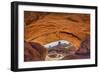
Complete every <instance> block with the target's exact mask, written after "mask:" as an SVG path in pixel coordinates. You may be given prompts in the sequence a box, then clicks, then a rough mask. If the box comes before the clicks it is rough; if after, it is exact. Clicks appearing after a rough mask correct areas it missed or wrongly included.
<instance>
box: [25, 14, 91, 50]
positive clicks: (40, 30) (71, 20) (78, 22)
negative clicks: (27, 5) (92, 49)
mask: <svg viewBox="0 0 100 73" xmlns="http://www.w3.org/2000/svg"><path fill="white" fill-rule="evenodd" d="M34 13H35V12H31V16H30V17H28V16H29V15H27V17H26V19H27V21H29V19H31V17H32V16H33V17H34V16H35V17H37V16H39V17H38V19H37V20H36V21H32V22H31V23H29V25H28V23H27V25H25V27H24V28H25V30H24V38H25V41H28V42H37V43H40V44H41V45H45V44H48V43H50V42H53V41H57V40H66V41H69V42H70V43H71V44H73V45H74V46H75V47H76V48H79V46H80V43H81V42H82V41H83V40H85V39H86V38H87V37H88V36H90V23H89V22H90V15H88V14H60V13H48V14H43V13H41V12H40V13H37V12H36V13H37V14H34ZM28 18H29V19H28ZM25 23H26V22H25Z"/></svg>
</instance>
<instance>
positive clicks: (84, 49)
mask: <svg viewBox="0 0 100 73" xmlns="http://www.w3.org/2000/svg"><path fill="white" fill-rule="evenodd" d="M76 54H79V55H89V54H90V38H89V37H88V38H86V39H85V40H84V41H82V43H81V44H80V48H79V49H78V51H77V52H76Z"/></svg>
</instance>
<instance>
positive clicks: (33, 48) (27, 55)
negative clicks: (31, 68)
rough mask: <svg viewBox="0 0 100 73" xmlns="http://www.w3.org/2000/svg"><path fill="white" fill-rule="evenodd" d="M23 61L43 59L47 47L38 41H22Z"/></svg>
mask: <svg viewBox="0 0 100 73" xmlns="http://www.w3.org/2000/svg"><path fill="white" fill-rule="evenodd" d="M24 43H25V44H24V61H25V62H27V61H43V60H45V57H46V54H47V49H46V48H44V47H43V46H42V45H40V44H38V43H34V42H32V43H29V42H24Z"/></svg>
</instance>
